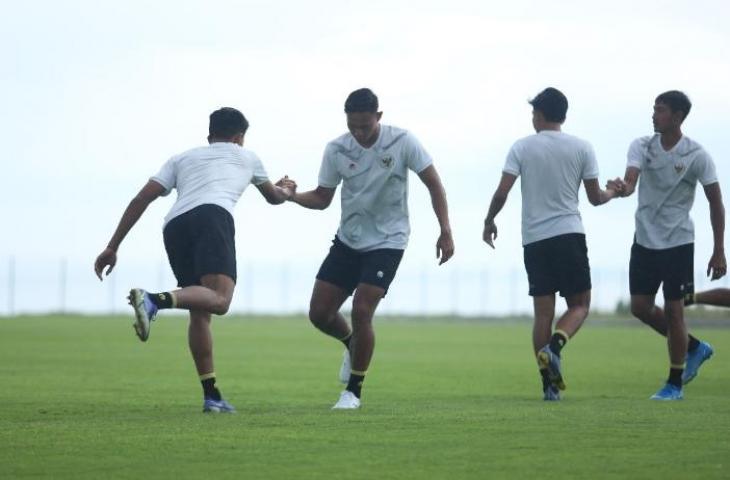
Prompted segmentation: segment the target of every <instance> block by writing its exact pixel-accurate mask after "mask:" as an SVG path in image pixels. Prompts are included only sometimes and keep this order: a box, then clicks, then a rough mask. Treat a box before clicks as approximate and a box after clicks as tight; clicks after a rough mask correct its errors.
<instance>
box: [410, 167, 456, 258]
mask: <svg viewBox="0 0 730 480" xmlns="http://www.w3.org/2000/svg"><path fill="white" fill-rule="evenodd" d="M418 177H419V178H420V179H421V181H422V182H423V184H424V185H426V188H427V189H428V193H429V194H430V195H431V205H432V206H433V211H434V213H435V214H436V218H437V219H438V222H439V227H440V228H441V233H440V234H439V238H438V240H436V258H439V259H440V260H439V265H443V264H444V263H446V262H447V261H448V260H449V259H450V258H451V257H452V256H453V255H454V238H453V236H452V234H451V224H450V223H449V206H448V203H447V202H446V190H444V186H443V184H442V183H441V177H439V174H438V172H437V171H436V167H434V166H433V165H430V166H428V167H426V168H425V169H424V170H423V171H422V172H420V173H419V174H418Z"/></svg>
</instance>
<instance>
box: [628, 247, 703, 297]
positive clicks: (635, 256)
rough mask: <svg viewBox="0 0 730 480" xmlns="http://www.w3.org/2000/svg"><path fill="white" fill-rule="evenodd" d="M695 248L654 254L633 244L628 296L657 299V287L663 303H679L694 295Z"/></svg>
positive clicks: (662, 251)
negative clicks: (653, 297)
mask: <svg viewBox="0 0 730 480" xmlns="http://www.w3.org/2000/svg"><path fill="white" fill-rule="evenodd" d="M694 259H695V245H694V243H687V244H685V245H680V246H678V247H673V248H666V249H662V250H654V249H651V248H646V247H642V246H641V245H639V244H638V243H636V242H634V244H633V245H632V246H631V261H630V262H629V291H630V292H631V295H656V293H657V292H658V291H659V285H660V284H662V291H663V293H664V299H665V300H681V299H684V298H685V297H687V296H690V295H692V294H693V293H694V291H695V286H694Z"/></svg>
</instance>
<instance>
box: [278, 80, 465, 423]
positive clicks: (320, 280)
mask: <svg viewBox="0 0 730 480" xmlns="http://www.w3.org/2000/svg"><path fill="white" fill-rule="evenodd" d="M345 114H346V116H347V128H348V130H349V133H346V134H344V135H342V136H340V137H338V138H336V139H335V140H333V141H331V142H330V143H329V144H327V147H326V149H325V152H324V158H323V159H322V165H321V168H320V171H319V182H318V183H319V186H318V187H317V188H315V189H314V190H311V191H308V192H301V193H300V192H297V193H295V194H294V196H293V197H292V198H291V200H292V201H293V202H295V203H298V204H299V205H301V206H303V207H306V208H312V209H319V210H321V209H325V208H327V207H328V206H329V205H330V203H331V202H332V198H333V196H334V194H335V190H336V189H337V186H338V185H339V184H340V182H342V195H341V198H342V216H341V222H340V226H339V229H338V230H337V234H336V235H335V238H334V240H333V241H332V247H331V248H330V251H329V254H328V255H327V257H326V258H325V259H324V262H323V263H322V266H321V267H320V269H319V272H318V273H317V278H316V280H315V283H314V290H313V292H312V298H311V301H310V307H309V319H310V320H311V322H312V324H314V326H315V327H317V328H318V329H319V330H321V331H322V332H323V333H325V334H327V335H329V336H332V337H334V338H336V339H338V340H340V341H341V342H342V343H343V344H344V345H345V348H346V350H345V352H344V359H343V363H342V367H341V369H340V381H341V382H342V383H345V384H347V387H346V389H345V390H344V391H343V392H342V393H341V394H340V398H339V400H338V401H337V403H336V404H335V405H334V407H333V408H334V409H355V408H359V407H360V394H361V389H362V384H363V381H364V379H365V374H366V372H367V369H368V367H369V365H370V360H371V358H372V355H373V348H374V345H375V334H374V332H373V326H372V320H373V315H374V313H375V309H376V308H377V306H378V303H379V302H380V299H381V298H383V297H384V296H385V294H386V293H387V291H388V286H389V285H390V283H391V282H392V281H393V278H394V277H395V273H396V270H397V269H398V265H399V263H400V261H401V257H402V256H403V251H404V249H405V248H406V244H407V242H408V235H409V233H410V226H409V222H408V170H412V171H413V172H415V173H416V174H418V177H419V178H420V179H421V181H422V182H423V183H424V184H425V185H426V188H428V191H429V193H430V195H431V202H432V204H433V209H434V211H435V213H436V218H437V219H438V222H439V225H440V227H441V233H440V234H439V237H438V240H437V241H436V257H437V258H439V257H440V259H441V260H440V262H439V265H440V264H443V263H444V262H446V261H448V260H449V258H451V256H452V255H453V253H454V241H453V238H452V236H451V227H450V225H449V216H448V208H447V204H446V193H445V192H444V188H443V186H442V184H441V180H440V178H439V175H438V173H437V172H436V167H434V166H433V162H432V160H431V157H430V156H429V154H428V153H426V151H425V150H424V149H423V147H422V146H421V144H420V143H419V141H418V140H417V139H416V137H415V136H413V134H411V133H410V132H408V131H406V130H403V129H400V128H397V127H393V126H389V125H381V124H380V118H381V117H382V115H383V113H382V112H380V111H378V97H377V96H375V94H374V93H373V92H372V91H371V90H370V89H367V88H362V89H359V90H355V91H354V92H352V93H351V94H350V95H349V96H348V97H347V100H346V102H345ZM353 292H354V295H353V300H352V327H350V325H349V324H348V322H347V321H346V320H345V318H344V316H343V315H342V314H341V313H340V311H339V310H340V307H341V306H342V304H343V303H344V302H345V300H347V298H348V297H349V296H350V295H351V294H353Z"/></svg>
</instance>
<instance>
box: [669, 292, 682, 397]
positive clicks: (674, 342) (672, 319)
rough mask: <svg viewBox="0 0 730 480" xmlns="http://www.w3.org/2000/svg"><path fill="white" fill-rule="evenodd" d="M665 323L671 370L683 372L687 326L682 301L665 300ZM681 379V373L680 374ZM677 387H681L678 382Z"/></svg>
mask: <svg viewBox="0 0 730 480" xmlns="http://www.w3.org/2000/svg"><path fill="white" fill-rule="evenodd" d="M665 307H666V315H667V323H668V324H669V329H668V331H667V345H668V347H669V361H670V362H671V364H672V368H681V369H682V370H684V362H685V360H686V358H687V326H686V325H685V323H684V305H683V301H682V300H667V301H666V303H665ZM680 377H681V373H680ZM677 386H681V382H678V385H677Z"/></svg>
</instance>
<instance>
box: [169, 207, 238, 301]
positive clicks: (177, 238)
mask: <svg viewBox="0 0 730 480" xmlns="http://www.w3.org/2000/svg"><path fill="white" fill-rule="evenodd" d="M235 236H236V228H235V226H234V225H233V217H232V216H231V214H230V213H228V211H227V210H226V209H224V208H223V207H219V206H218V205H208V204H206V205H200V206H198V207H195V208H193V209H192V210H190V211H188V212H185V213H183V214H182V215H180V216H177V217H175V218H173V219H172V220H170V221H169V222H168V223H167V225H166V226H165V230H164V231H163V237H164V239H165V250H167V258H168V259H169V260H170V266H171V267H172V271H173V273H174V274H175V278H177V284H178V286H180V287H187V286H190V285H200V278H201V277H202V276H203V275H207V274H223V275H227V276H229V277H231V278H232V279H233V281H234V282H235V281H236V242H235Z"/></svg>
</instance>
